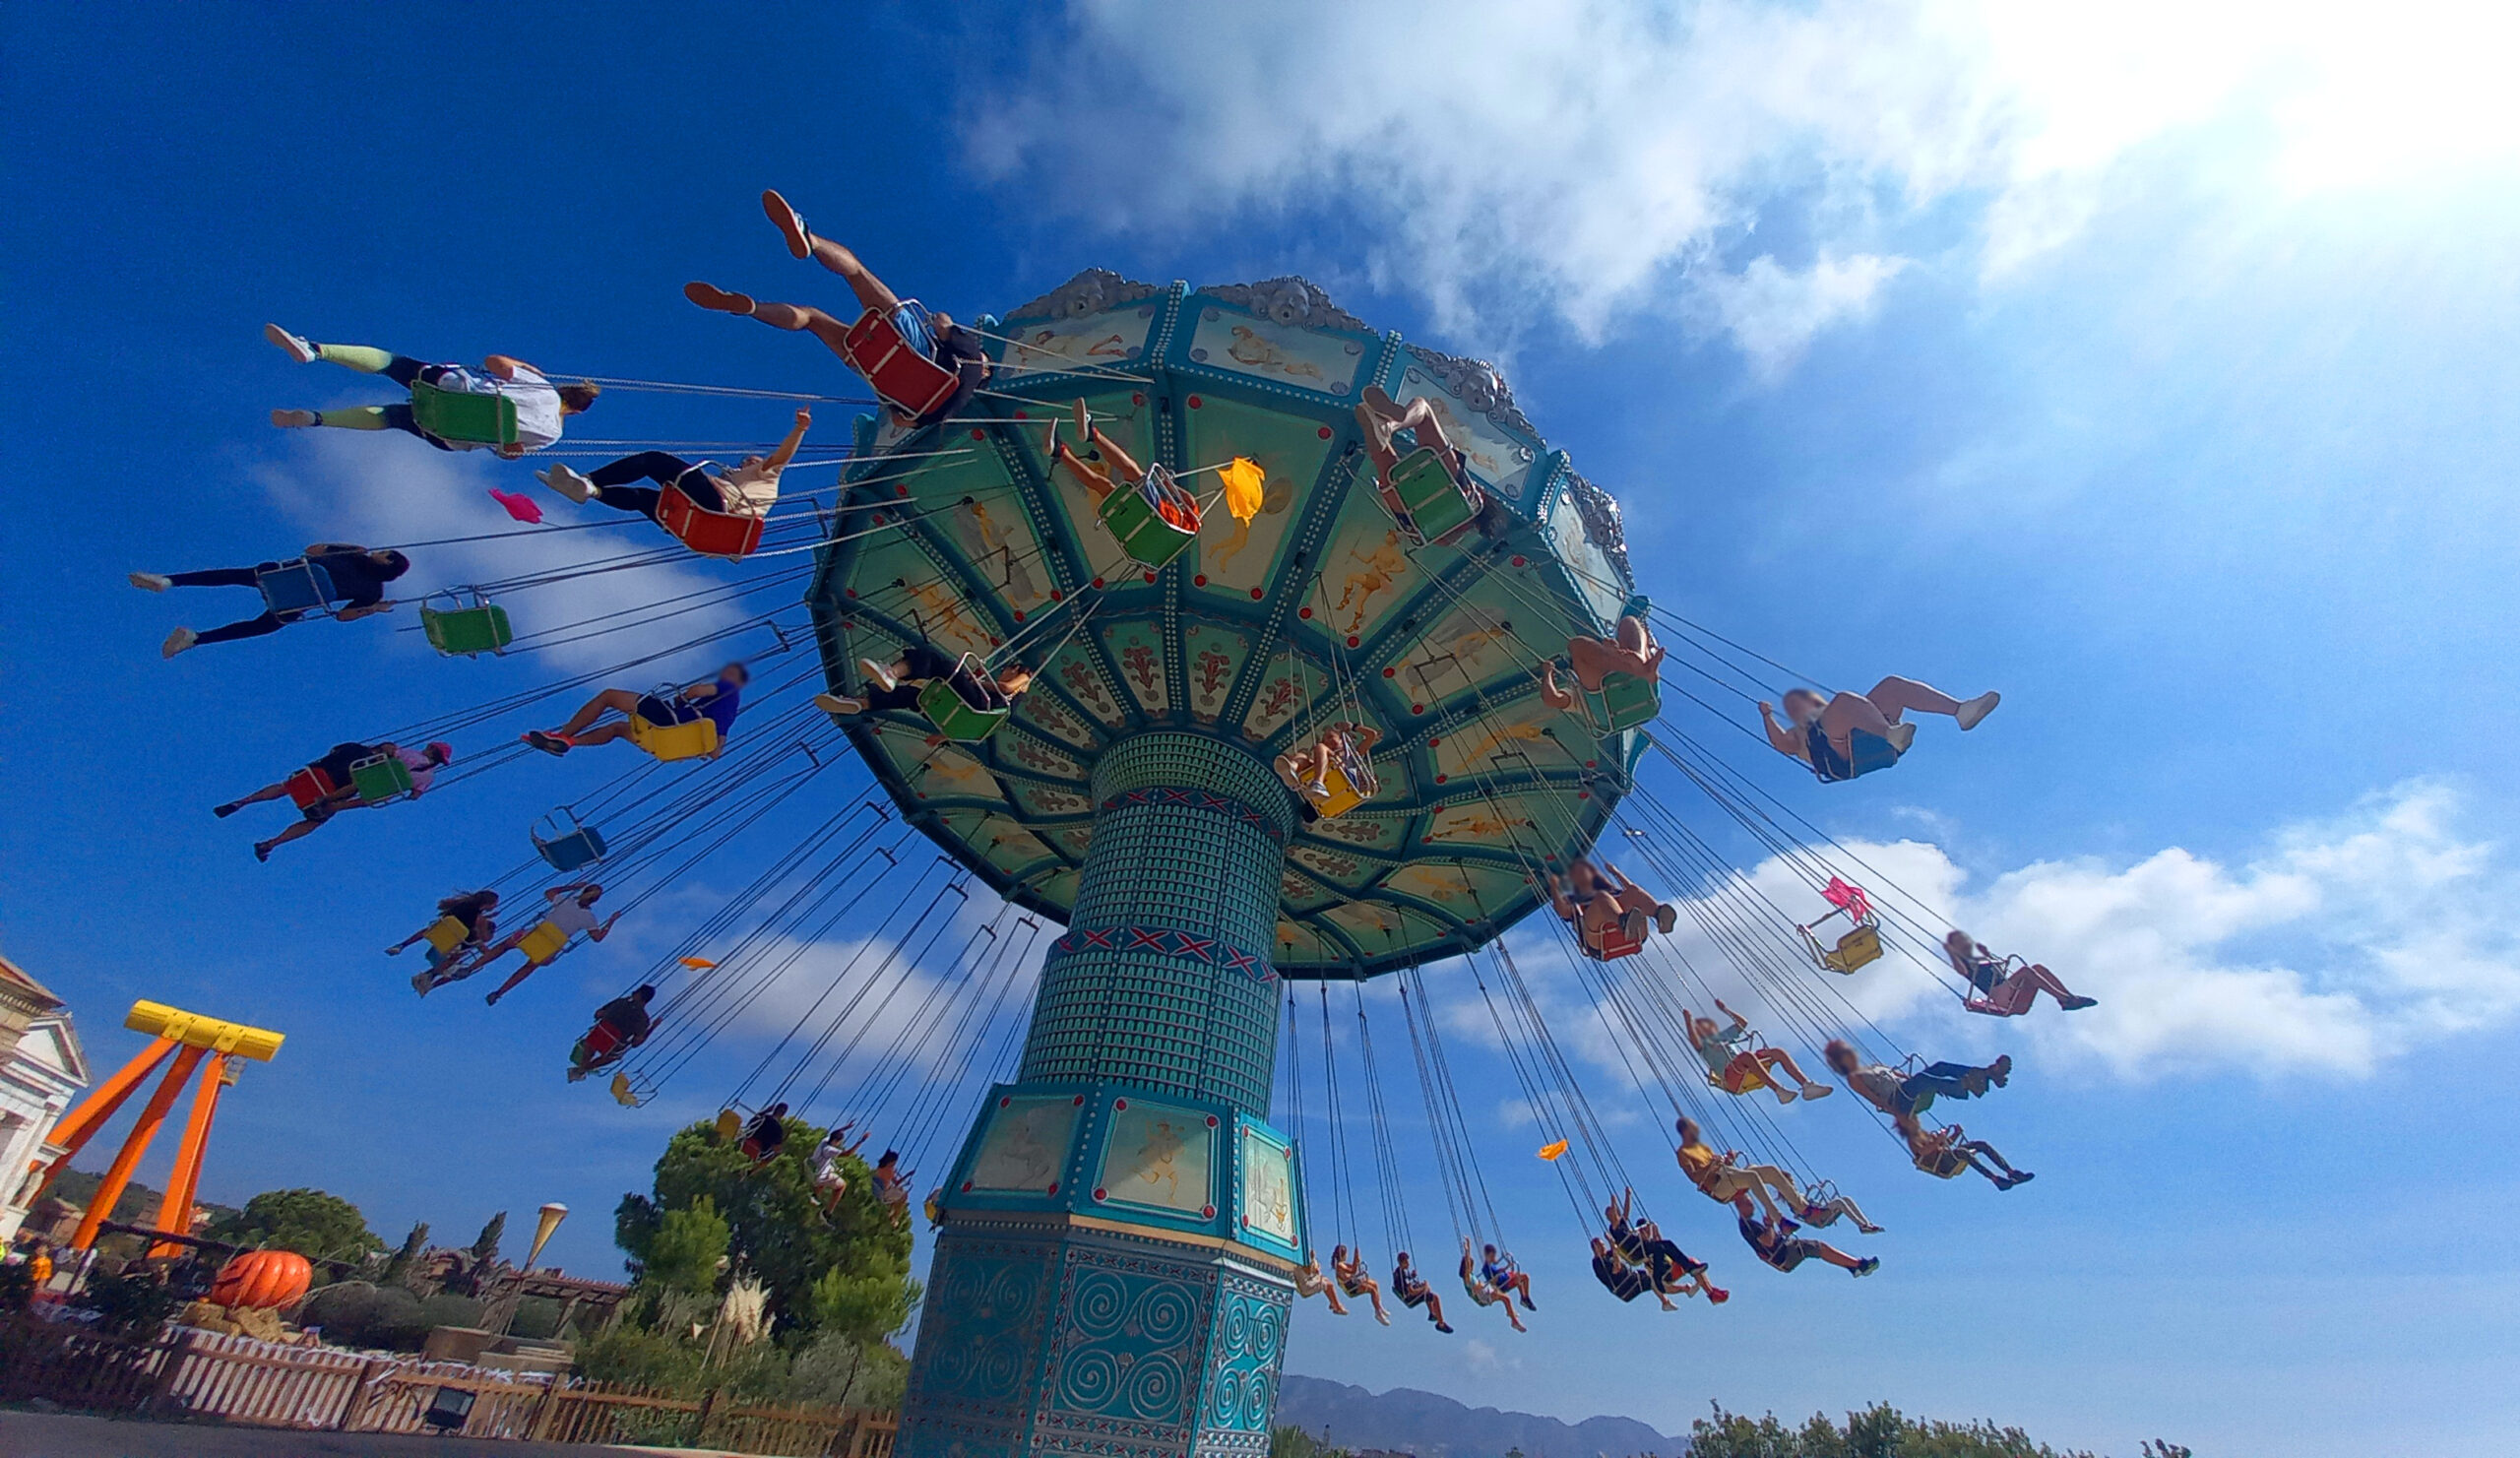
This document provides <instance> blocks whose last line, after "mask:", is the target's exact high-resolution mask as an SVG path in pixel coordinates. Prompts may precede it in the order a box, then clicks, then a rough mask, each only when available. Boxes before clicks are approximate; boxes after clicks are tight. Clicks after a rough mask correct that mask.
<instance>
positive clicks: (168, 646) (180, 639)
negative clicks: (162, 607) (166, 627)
mask: <svg viewBox="0 0 2520 1458" xmlns="http://www.w3.org/2000/svg"><path fill="white" fill-rule="evenodd" d="M200 641H201V634H199V633H196V632H194V631H193V630H192V629H190V628H177V629H176V630H175V631H173V632H171V633H168V634H167V635H166V643H165V646H164V647H162V648H160V649H158V657H159V658H168V659H170V658H173V657H174V656H175V655H176V654H179V653H181V652H183V651H184V650H185V649H187V648H190V647H192V646H193V645H194V644H196V643H199V642H200Z"/></svg>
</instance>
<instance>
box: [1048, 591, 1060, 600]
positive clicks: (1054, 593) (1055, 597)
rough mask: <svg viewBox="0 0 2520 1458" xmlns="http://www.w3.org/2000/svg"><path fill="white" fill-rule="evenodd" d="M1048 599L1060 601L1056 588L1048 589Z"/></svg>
mask: <svg viewBox="0 0 2520 1458" xmlns="http://www.w3.org/2000/svg"><path fill="white" fill-rule="evenodd" d="M1050 601H1051V602H1059V601H1061V599H1060V597H1059V590H1058V589H1057V588H1052V589H1050Z"/></svg>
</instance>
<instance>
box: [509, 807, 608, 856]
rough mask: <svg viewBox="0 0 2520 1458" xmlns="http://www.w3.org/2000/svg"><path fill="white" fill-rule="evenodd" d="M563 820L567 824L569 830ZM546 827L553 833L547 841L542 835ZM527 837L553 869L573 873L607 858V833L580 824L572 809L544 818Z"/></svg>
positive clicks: (557, 811) (556, 812) (555, 812)
mask: <svg viewBox="0 0 2520 1458" xmlns="http://www.w3.org/2000/svg"><path fill="white" fill-rule="evenodd" d="M563 821H565V822H567V823H566V827H565V828H563V825H562V822H563ZM546 827H547V828H548V829H549V830H550V832H551V834H550V835H549V836H548V837H547V838H546V837H545V836H544V835H543V834H542V832H543V830H544V829H545V828H546ZM526 834H527V836H529V837H530V838H531V839H532V840H533V841H534V849H535V850H536V851H538V852H540V853H541V854H542V858H543V859H544V860H547V861H549V862H550V863H551V868H552V869H553V870H563V871H569V870H576V869H577V868H578V867H580V866H582V865H592V864H594V863H595V862H596V861H599V860H601V859H602V858H603V853H604V851H605V850H606V849H607V848H606V847H605V846H604V844H603V832H601V831H599V830H598V829H596V828H595V827H594V826H592V825H580V824H579V823H578V817H577V815H576V814H575V813H573V812H571V811H568V810H554V811H552V812H551V813H550V814H548V815H545V816H543V817H542V819H541V820H540V821H539V822H538V823H536V825H535V827H534V828H533V829H532V830H529V831H527V832H526Z"/></svg>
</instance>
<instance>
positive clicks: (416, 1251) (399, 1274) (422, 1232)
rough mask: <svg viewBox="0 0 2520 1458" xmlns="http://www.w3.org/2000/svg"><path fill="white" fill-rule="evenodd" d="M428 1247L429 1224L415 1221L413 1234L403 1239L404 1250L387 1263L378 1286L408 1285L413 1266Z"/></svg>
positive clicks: (395, 1253) (377, 1279)
mask: <svg viewBox="0 0 2520 1458" xmlns="http://www.w3.org/2000/svg"><path fill="white" fill-rule="evenodd" d="M428 1245H429V1223H428V1222H427V1221H425V1220H422V1221H414V1222H413V1223H412V1225H411V1233H410V1235H408V1236H404V1237H403V1248H402V1249H400V1250H397V1251H395V1252H394V1257H393V1259H391V1260H388V1261H387V1262H386V1263H385V1273H384V1274H383V1275H381V1276H379V1277H377V1278H376V1284H377V1285H379V1286H402V1285H406V1284H408V1283H409V1282H410V1276H411V1266H412V1264H413V1263H414V1262H416V1261H417V1260H419V1258H420V1253H421V1252H422V1251H425V1250H426V1249H428Z"/></svg>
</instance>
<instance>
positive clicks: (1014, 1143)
mask: <svg viewBox="0 0 2520 1458" xmlns="http://www.w3.org/2000/svg"><path fill="white" fill-rule="evenodd" d="M1076 1114H1077V1109H1076V1105H1075V1103H1074V1102H1073V1101H1072V1100H1069V1099H1063V1098H1062V1099H1045V1098H1043V1099H1014V1100H1011V1101H1010V1102H1009V1103H1008V1104H1007V1106H1006V1107H1005V1108H1003V1109H999V1110H998V1111H997V1117H996V1118H995V1119H994V1120H993V1121H991V1123H990V1124H989V1129H988V1137H987V1138H986V1139H985V1140H983V1141H982V1142H981V1144H980V1153H979V1158H978V1159H977V1160H974V1161H973V1162H972V1187H973V1188H974V1189H976V1190H983V1189H984V1190H1024V1191H1027V1192H1032V1193H1045V1192H1047V1191H1048V1190H1049V1188H1050V1186H1052V1185H1054V1184H1056V1183H1058V1179H1059V1170H1060V1168H1061V1167H1062V1166H1064V1165H1065V1164H1066V1163H1067V1148H1068V1143H1069V1141H1070V1140H1072V1139H1073V1138H1074V1137H1075V1135H1076Z"/></svg>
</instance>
